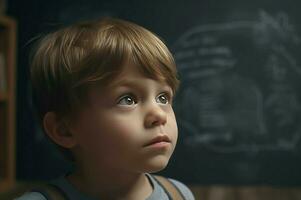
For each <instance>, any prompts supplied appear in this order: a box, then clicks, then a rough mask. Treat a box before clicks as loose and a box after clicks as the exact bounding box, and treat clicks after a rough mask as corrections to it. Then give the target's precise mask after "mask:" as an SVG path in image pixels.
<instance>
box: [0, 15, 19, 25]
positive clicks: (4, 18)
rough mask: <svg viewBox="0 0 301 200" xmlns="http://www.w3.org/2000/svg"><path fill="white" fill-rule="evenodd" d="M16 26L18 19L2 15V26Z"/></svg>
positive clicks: (0, 22) (0, 21)
mask: <svg viewBox="0 0 301 200" xmlns="http://www.w3.org/2000/svg"><path fill="white" fill-rule="evenodd" d="M12 25H13V26H15V25H16V21H15V20H14V19H13V18H12V17H9V16H0V26H12Z"/></svg>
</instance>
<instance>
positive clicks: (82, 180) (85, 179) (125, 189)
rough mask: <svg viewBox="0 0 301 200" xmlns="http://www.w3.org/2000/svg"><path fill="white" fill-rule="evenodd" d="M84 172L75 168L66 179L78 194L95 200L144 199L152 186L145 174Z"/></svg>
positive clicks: (113, 171) (111, 170)
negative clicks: (83, 194)
mask: <svg viewBox="0 0 301 200" xmlns="http://www.w3.org/2000/svg"><path fill="white" fill-rule="evenodd" d="M97 172H98V173H97V175H96V173H95V171H92V170H84V169H81V168H77V169H76V170H75V171H74V173H72V174H70V175H68V176H67V179H68V180H69V181H70V182H71V183H72V184H73V185H74V186H75V188H76V189H78V190H79V191H80V192H82V193H85V194H87V195H89V196H91V197H95V198H97V199H124V200H127V199H146V198H147V197H148V196H150V194H151V193H152V190H153V188H152V185H151V183H150V182H149V180H148V178H147V177H146V175H145V173H134V172H129V171H122V170H117V169H112V168H111V169H109V170H103V169H101V170H99V169H98V170H97Z"/></svg>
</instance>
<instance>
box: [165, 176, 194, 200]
mask: <svg viewBox="0 0 301 200" xmlns="http://www.w3.org/2000/svg"><path fill="white" fill-rule="evenodd" d="M168 180H170V181H171V182H172V183H173V184H174V185H175V186H176V187H177V188H178V189H179V190H180V191H181V193H182V194H183V195H184V197H185V199H186V200H195V198H194V195H193V193H192V191H191V190H190V189H189V188H188V186H187V185H185V184H184V183H183V182H181V181H179V180H176V179H173V178H168Z"/></svg>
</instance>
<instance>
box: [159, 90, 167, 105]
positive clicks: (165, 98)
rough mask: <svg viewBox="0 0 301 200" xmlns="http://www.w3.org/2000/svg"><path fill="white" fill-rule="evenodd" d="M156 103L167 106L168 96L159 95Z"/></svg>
mask: <svg viewBox="0 0 301 200" xmlns="http://www.w3.org/2000/svg"><path fill="white" fill-rule="evenodd" d="M157 102H158V103H163V104H168V102H169V101H168V96H167V95H166V94H165V93H162V94H160V95H159V96H158V97H157Z"/></svg>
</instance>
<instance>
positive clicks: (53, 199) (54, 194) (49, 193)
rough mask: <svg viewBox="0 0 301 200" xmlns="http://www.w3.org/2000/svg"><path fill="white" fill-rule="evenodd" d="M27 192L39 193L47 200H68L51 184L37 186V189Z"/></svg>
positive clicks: (59, 189)
mask: <svg viewBox="0 0 301 200" xmlns="http://www.w3.org/2000/svg"><path fill="white" fill-rule="evenodd" d="M29 192H39V193H41V194H42V195H43V196H44V197H45V198H46V199H47V200H69V198H68V197H67V195H66V194H65V192H64V191H63V190H62V189H61V188H59V187H58V186H56V185H54V184H51V183H46V184H42V185H39V186H38V187H35V188H33V189H31V190H29Z"/></svg>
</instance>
